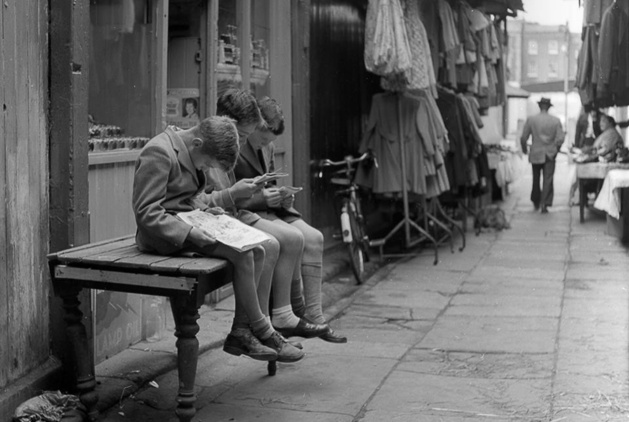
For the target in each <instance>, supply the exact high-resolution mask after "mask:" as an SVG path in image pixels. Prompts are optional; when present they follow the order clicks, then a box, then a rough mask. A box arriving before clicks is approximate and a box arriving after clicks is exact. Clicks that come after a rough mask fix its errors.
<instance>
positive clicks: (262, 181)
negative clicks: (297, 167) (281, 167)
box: [253, 173, 288, 185]
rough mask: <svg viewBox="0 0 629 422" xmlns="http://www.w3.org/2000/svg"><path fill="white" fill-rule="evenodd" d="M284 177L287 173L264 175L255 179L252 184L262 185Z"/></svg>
mask: <svg viewBox="0 0 629 422" xmlns="http://www.w3.org/2000/svg"><path fill="white" fill-rule="evenodd" d="M286 176H288V173H264V174H263V175H262V176H258V177H255V178H254V179H253V183H255V184H256V185H263V184H265V183H268V182H272V181H273V180H277V179H280V178H282V177H286Z"/></svg>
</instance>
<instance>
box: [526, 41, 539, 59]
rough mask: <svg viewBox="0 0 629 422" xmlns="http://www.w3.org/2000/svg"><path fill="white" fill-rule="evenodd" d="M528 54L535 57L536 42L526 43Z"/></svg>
mask: <svg viewBox="0 0 629 422" xmlns="http://www.w3.org/2000/svg"><path fill="white" fill-rule="evenodd" d="M528 53H529V54H530V55H531V56H537V41H529V42H528Z"/></svg>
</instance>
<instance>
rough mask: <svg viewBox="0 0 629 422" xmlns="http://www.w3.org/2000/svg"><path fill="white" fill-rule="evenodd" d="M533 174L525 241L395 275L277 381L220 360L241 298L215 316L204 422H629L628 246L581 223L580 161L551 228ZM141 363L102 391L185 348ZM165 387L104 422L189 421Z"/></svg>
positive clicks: (476, 246)
mask: <svg viewBox="0 0 629 422" xmlns="http://www.w3.org/2000/svg"><path fill="white" fill-rule="evenodd" d="M523 169H524V170H525V171H526V173H525V174H524V176H523V177H520V178H519V180H518V181H517V182H516V183H515V184H513V185H512V186H511V195H510V196H509V197H508V198H507V199H506V200H505V201H504V202H502V204H501V207H502V208H503V209H504V210H505V211H506V212H507V214H508V216H509V218H510V222H511V229H510V230H505V231H502V232H493V231H489V230H486V231H484V232H483V233H481V234H480V235H479V236H474V234H472V233H469V232H468V234H467V235H468V236H467V243H468V246H467V248H466V249H465V250H464V251H463V252H458V251H456V252H454V253H450V251H449V247H443V248H441V250H440V262H439V264H437V265H436V266H433V265H432V258H433V256H432V254H431V253H430V252H429V251H427V252H425V253H419V254H418V255H416V256H414V257H411V258H408V259H404V260H401V261H398V262H396V263H389V264H387V265H384V266H383V267H382V268H380V269H379V270H378V271H377V272H376V274H374V275H373V276H372V277H371V278H370V280H369V281H368V282H367V283H366V284H365V285H363V286H360V287H353V290H352V291H347V290H345V291H344V292H343V295H340V296H343V297H342V298H341V299H340V301H339V302H338V303H334V304H330V305H331V306H328V307H326V315H327V316H328V317H330V318H335V319H334V320H333V326H334V327H335V328H336V329H337V331H339V332H342V333H344V334H346V335H347V336H349V338H350V341H349V343H348V344H345V345H333V344H329V343H324V342H322V341H320V340H317V339H311V340H305V341H303V344H304V348H305V350H306V358H305V359H304V360H303V361H301V362H298V363H296V364H279V365H278V371H277V375H276V376H275V377H269V376H267V373H266V365H265V364H264V363H263V362H256V361H253V360H250V359H247V358H244V357H240V358H236V357H233V356H231V355H228V354H226V353H224V352H223V351H222V350H221V349H220V347H217V346H220V341H221V338H222V337H224V335H225V334H226V333H227V330H228V329H229V322H230V320H231V312H232V309H233V303H232V302H231V300H229V299H228V300H225V301H223V302H221V303H219V304H218V306H216V309H214V310H212V311H211V312H207V313H204V315H203V316H202V319H203V318H211V319H212V321H211V327H208V329H207V330H204V329H202V330H201V333H200V336H201V337H202V338H201V343H202V344H208V343H211V342H212V341H210V340H208V338H206V337H204V336H208V337H212V336H214V337H212V338H213V339H214V340H213V341H214V343H215V346H214V347H206V348H205V349H204V350H205V352H204V353H203V354H202V355H201V356H200V359H199V368H198V374H197V387H198V400H197V409H198V412H197V416H196V417H195V419H194V421H205V422H210V421H217V422H218V421H252V420H256V421H305V422H307V421H317V422H319V421H323V422H326V421H329V422H332V421H334V422H350V421H364V422H372V421H373V422H380V421H396V422H406V421H409V422H411V421H412V422H423V421H445V422H462V421H466V422H468V421H549V422H550V421H553V422H558V421H569V422H580V421H620V420H622V421H626V420H629V380H628V376H629V353H628V346H629V338H628V316H629V315H628V299H629V295H628V291H627V287H628V286H627V284H628V281H629V280H628V279H629V254H628V249H627V247H625V246H622V245H621V244H619V242H618V241H617V239H615V238H613V237H609V236H607V235H606V234H605V228H606V226H605V219H604V216H601V215H598V214H596V213H594V212H593V211H591V210H588V211H587V212H586V221H585V223H583V224H580V223H579V219H578V207H573V208H570V207H568V206H567V205H566V204H567V203H568V199H567V192H568V183H569V181H568V180H567V174H568V173H567V165H566V164H565V163H563V162H562V163H558V166H557V172H556V177H555V190H556V196H555V205H554V206H553V207H552V208H551V209H550V213H549V214H547V215H543V214H540V213H538V212H534V211H533V209H532V206H531V203H530V201H529V200H528V195H529V189H530V176H529V173H530V170H529V168H528V166H523ZM330 283H331V284H334V283H343V284H344V285H352V281H351V280H347V279H345V280H341V281H339V280H332V281H331V282H330ZM326 284H327V283H326ZM328 303H330V300H328ZM210 331H211V332H212V333H209V332H210ZM136 351H137V353H138V355H139V356H144V358H142V359H135V360H127V363H126V364H125V362H117V363H116V362H114V361H115V358H114V359H112V360H111V362H110V361H106V362H105V363H104V364H101V365H100V366H99V371H98V372H99V374H98V376H99V380H104V382H103V383H102V384H101V387H100V390H101V393H104V395H105V396H107V391H109V397H112V393H111V391H114V393H113V397H116V394H117V397H120V394H121V391H122V390H123V389H124V385H125V382H126V383H127V384H128V383H129V380H133V378H134V377H138V378H141V377H145V379H147V378H146V374H150V373H151V372H150V371H151V369H150V365H156V364H151V363H150V362H156V361H159V360H160V359H161V360H165V359H168V360H170V361H172V356H173V353H174V340H172V339H168V340H164V341H163V342H161V343H152V344H147V343H144V344H141V345H138V347H137V348H136ZM116 365H117V366H116ZM112 368H116V369H112ZM108 370H109V372H108ZM138 371H139V372H138ZM147 380H148V379H147ZM136 381H137V380H136ZM154 381H155V382H156V384H154V386H153V387H151V386H149V385H147V386H145V387H143V388H141V389H139V390H137V391H135V392H134V393H133V394H132V395H131V396H130V397H128V398H126V399H121V400H114V401H113V402H112V401H111V400H110V402H109V407H108V410H106V411H105V415H104V417H103V418H102V419H103V420H106V421H116V422H118V421H175V420H176V419H175V417H174V413H173V412H174V408H175V400H174V398H175V396H176V393H177V373H176V371H172V370H171V371H168V372H165V373H162V374H161V375H159V376H158V375H157V374H156V376H155V379H154ZM114 385H117V387H118V390H114V389H113V386H114ZM103 386H107V387H106V388H104V387H103ZM130 388H132V387H130ZM103 390H107V391H103ZM110 390H111V391H110Z"/></svg>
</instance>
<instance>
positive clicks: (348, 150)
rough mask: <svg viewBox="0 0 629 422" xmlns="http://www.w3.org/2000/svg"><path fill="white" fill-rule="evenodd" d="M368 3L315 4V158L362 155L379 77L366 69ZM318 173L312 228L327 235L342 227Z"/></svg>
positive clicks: (330, 0) (318, 0) (317, 0)
mask: <svg viewBox="0 0 629 422" xmlns="http://www.w3.org/2000/svg"><path fill="white" fill-rule="evenodd" d="M367 3H368V2H367V1H366V0H313V1H312V2H311V5H312V9H311V14H310V16H311V17H310V75H311V76H310V110H311V120H310V127H311V129H310V135H311V136H310V158H311V162H316V161H317V160H319V159H322V158H330V159H333V160H340V159H341V158H343V157H344V156H345V155H348V154H351V155H357V153H358V147H359V145H360V140H361V136H362V134H363V127H364V125H365V123H366V121H367V118H368V116H369V108H370V105H371V97H372V96H373V94H374V93H376V92H379V91H380V88H379V83H380V81H379V78H378V77H377V76H375V75H373V74H371V73H369V72H367V70H365V64H364V33H365V15H366V12H367ZM311 170H312V171H311V173H312V176H313V178H312V201H311V204H312V220H313V221H312V223H313V225H314V226H315V227H318V228H319V229H322V230H323V231H324V233H325V234H327V232H329V231H330V230H332V229H333V228H334V227H335V226H336V224H337V221H336V219H337V215H336V213H335V212H334V208H333V198H334V196H333V194H332V191H333V190H332V189H331V188H330V185H329V184H328V183H326V181H325V179H323V180H321V179H316V178H314V174H315V169H314V168H313V167H311Z"/></svg>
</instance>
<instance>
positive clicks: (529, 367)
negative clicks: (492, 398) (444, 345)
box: [398, 349, 555, 380]
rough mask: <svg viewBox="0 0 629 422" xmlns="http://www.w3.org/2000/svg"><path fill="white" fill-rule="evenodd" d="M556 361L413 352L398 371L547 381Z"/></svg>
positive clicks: (518, 356)
mask: <svg viewBox="0 0 629 422" xmlns="http://www.w3.org/2000/svg"><path fill="white" fill-rule="evenodd" d="M554 359H555V358H554V356H553V354H552V353H464V352H448V351H444V350H425V349H412V350H410V351H409V352H408V354H406V356H404V359H403V362H402V363H400V365H399V366H398V369H400V370H406V371H416V372H417V373H419V374H432V375H444V376H451V377H459V378H487V379H534V378H537V379H547V380H548V379H550V373H551V372H552V370H553V366H554ZM408 363H410V364H411V365H409V364H408Z"/></svg>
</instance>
